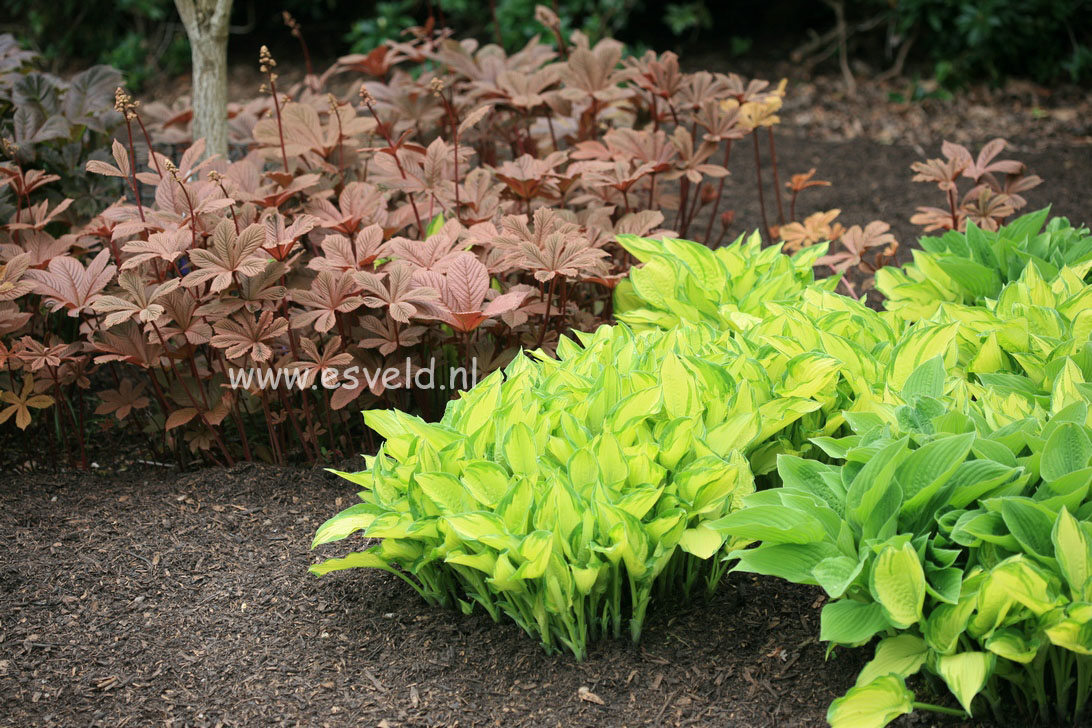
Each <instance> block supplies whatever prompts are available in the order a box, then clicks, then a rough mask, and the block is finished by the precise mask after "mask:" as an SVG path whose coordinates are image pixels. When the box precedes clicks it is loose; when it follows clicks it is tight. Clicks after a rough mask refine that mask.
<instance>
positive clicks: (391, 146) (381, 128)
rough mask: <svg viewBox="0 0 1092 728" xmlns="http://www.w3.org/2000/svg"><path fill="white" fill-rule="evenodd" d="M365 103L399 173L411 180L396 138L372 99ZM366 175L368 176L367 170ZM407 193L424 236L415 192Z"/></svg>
mask: <svg viewBox="0 0 1092 728" xmlns="http://www.w3.org/2000/svg"><path fill="white" fill-rule="evenodd" d="M364 103H365V105H366V106H367V107H368V111H370V112H371V113H372V118H373V119H375V124H376V127H377V128H378V129H379V133H380V134H382V135H383V139H384V140H386V142H387V148H388V149H390V154H391V156H392V157H394V164H395V166H396V167H398V174H400V175H402V179H403V180H406V181H409V178H408V177H406V170H405V169H403V168H402V160H400V159H399V158H398V149H396V148H395V146H394V140H393V139H391V134H390V131H389V130H388V129H387V127H385V126H383V122H382V121H380V120H379V114H377V113H375V107H373V106H372V103H371V102H370V101H365V102H364ZM365 176H367V174H366V171H365ZM406 195H407V197H409V201H410V207H412V208H413V218H414V219H415V220H416V221H417V234H418V235H419V236H424V234H425V226H424V225H422V224H421V213H419V212H418V211H417V203H416V202H415V201H414V199H413V193H412V192H407V193H406Z"/></svg>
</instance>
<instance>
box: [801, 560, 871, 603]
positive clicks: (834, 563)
mask: <svg viewBox="0 0 1092 728" xmlns="http://www.w3.org/2000/svg"><path fill="white" fill-rule="evenodd" d="M862 568H864V562H863V561H861V560H860V559H856V558H853V557H851V556H831V557H830V558H826V559H823V560H822V561H820V562H819V563H818V564H816V565H815V568H814V569H812V570H811V573H812V576H814V577H815V581H816V582H817V583H818V584H819V586H821V587H823V591H825V592H826V593H827V594H828V595H830V597H831V598H833V599H838V598H840V597H841V596H842V595H843V594H845V592H846V589H848V588H849V586H850V584H852V583H853V582H854V580H856V578H857V577H858V576H859V575H860V573H861V569H862Z"/></svg>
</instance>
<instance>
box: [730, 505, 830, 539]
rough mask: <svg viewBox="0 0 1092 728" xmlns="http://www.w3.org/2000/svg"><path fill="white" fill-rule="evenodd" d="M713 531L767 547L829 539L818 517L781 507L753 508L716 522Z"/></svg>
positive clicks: (757, 506)
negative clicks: (765, 543)
mask: <svg viewBox="0 0 1092 728" xmlns="http://www.w3.org/2000/svg"><path fill="white" fill-rule="evenodd" d="M708 525H709V527H710V528H712V529H714V530H716V531H718V532H721V533H724V534H727V535H731V536H734V537H736V538H742V539H747V540H751V541H763V542H767V543H800V544H804V543H812V542H814V541H822V540H824V539H825V538H826V531H825V530H824V529H823V524H822V522H820V521H819V519H817V518H815V517H814V516H812V515H810V514H808V513H805V512H803V511H799V510H797V509H795V508H789V507H786V506H781V505H752V506H748V507H746V508H742V509H740V510H738V511H735V512H734V513H729V514H728V515H727V516H725V517H724V518H721V519H718V520H716V521H712V522H710V523H709V524H708Z"/></svg>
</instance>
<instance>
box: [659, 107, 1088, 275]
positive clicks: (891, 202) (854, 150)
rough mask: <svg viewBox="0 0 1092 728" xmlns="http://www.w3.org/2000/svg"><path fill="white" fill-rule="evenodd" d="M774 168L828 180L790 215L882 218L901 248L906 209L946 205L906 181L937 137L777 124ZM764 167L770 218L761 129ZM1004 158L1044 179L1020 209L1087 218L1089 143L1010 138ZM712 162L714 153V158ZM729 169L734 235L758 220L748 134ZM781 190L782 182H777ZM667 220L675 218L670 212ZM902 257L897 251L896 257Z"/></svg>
mask: <svg viewBox="0 0 1092 728" xmlns="http://www.w3.org/2000/svg"><path fill="white" fill-rule="evenodd" d="M777 134H778V136H777V137H776V139H775V141H776V144H777V158H778V172H779V176H780V180H781V183H782V185H784V183H785V182H787V181H788V180H789V177H790V176H792V175H793V174H796V173H801V172H807V171H808V170H809V169H811V168H812V167H815V168H816V169H817V171H816V174H815V179H821V180H828V181H830V182H831V186H830V187H813V188H811V189H808V190H804V191H803V192H802V193H801V194H800V197H799V200H798V201H797V205H796V217H797V218H798V219H801V220H802V219H803V218H804V217H805V216H807V215H809V214H811V213H812V212H816V211H818V210H829V209H831V208H838V209H840V210H841V211H842V212H841V215H839V217H838V220H839V222H841V223H842V224H843V225H845V226H846V227H850V226H851V225H860V226H862V227H864V225H866V224H867V223H868V222H870V221H872V220H883V221H884V222H887V223H889V224H890V225H891V232H892V233H893V234H894V235H895V238H896V239H897V240H898V241H899V243H900V245H901V246H902V248H903V249H905V250H909V249H910V247H912V246H913V247H917V246H916V241H917V238H918V237H920V236H921V235H922V230H921V228H919V227H918V226H916V225H911V224H910V216H911V215H913V214H914V212H915V208H917V207H918V206H919V205H929V206H933V207H942V208H944V207H947V203H946V201H945V199H944V196H943V195H942V194H941V193H940V192H939V191H938V190H937V187H936V185H933V184H925V183H921V182H911V181H910V178H911V176H912V175H913V172H911V171H910V165H911V163H913V162H917V161H923V160H924V159H925V158H926V157H927V156H928V157H940V156H941V154H940V140H939V139H938V140H937V142H936V144H935V146H932V147H929V148H922V147H918V146H916V145H914V146H911V145H905V144H882V143H879V142H876V141H872V140H869V139H863V138H862V139H855V140H853V141H842V140H824V139H816V138H809V137H805V136H803V135H802V134H801V133H800V132H799V130H794V129H792V128H791V127H790V128H788V129H786V130H780V129H779V130H778V132H777ZM988 140H989V138H986V139H982V140H980V141H978V142H976V143H972V144H971V145H970V146H969V148H970V149H971V151H972V153H974V154H977V153H978V149H979V147H980V146H981V144H982V143H984V142H986V141H988ZM761 141H762V144H761V152H762V174H763V181H764V186H765V191H766V216H767V219H768V221H769V223H770V225H776V224H777V223H778V217H777V200H776V198H775V197H774V194H773V184H772V168H771V165H770V159H769V151H768V148H767V147H766V139H765V134H762V139H761ZM1003 156H1004V157H1005V158H1012V159H1018V160H1020V161H1022V162H1024V163H1025V164H1027V165H1028V168H1029V171H1030V172H1031V173H1033V174H1037V175H1039V176H1040V177H1042V178H1043V183H1042V184H1041V185H1039V186H1038V187H1036V188H1034V189H1032V190H1030V191H1028V192H1027V193H1026V194H1025V195H1024V196H1025V197H1026V198H1027V201H1028V205H1027V207H1026V208H1024V210H1023V211H1022V212H1031V211H1033V210H1038V209H1040V208H1042V207H1046V206H1047V205H1048V204H1049V205H1051V211H1052V214H1054V215H1060V216H1064V217H1068V218H1069V220H1070V222H1072V223H1073V224H1074V225H1079V224H1082V223H1084V224H1092V208H1090V207H1089V196H1088V190H1089V187H1090V186H1092V146H1087V145H1086V146H1069V145H1058V146H1050V147H1046V148H1037V145H1032V144H1031V142H1030V141H1027V142H1025V141H1024V140H1019V139H1017V140H1014V141H1013V148H1011V149H1009V150H1007V151H1006V152H1005V153H1004V155H1003ZM717 161H718V162H719V161H720V160H717ZM728 166H729V170H730V171H731V174H730V175H729V176H728V178H727V180H728V181H727V182H726V184H725V202H723V203H722V204H721V210H722V211H723V210H727V209H732V210H735V213H736V220H735V223H734V224H733V226H732V229H731V232H730V233H729V235H728V238H727V239H728V240H732V239H734V238H735V237H736V236H738V235H739V234H741V233H743V232H745V231H746V232H750V231H751V230H755V229H758V228H760V227H761V226H762V216H761V213H760V208H759V201H758V192H757V190H756V186H755V182H756V178H755V164H754V148H753V146H752V142H751V140H750V139H744V140H742V143H737V145H736V146H735V148H734V149H733V150H732V160H731V162H730V163H729V165H728ZM969 182H970V180H963V187H962V189H963V191H964V192H966V191H967V190H969V189H970V184H968V183H969ZM782 190H783V191H784V187H782ZM782 207H783V208H784V212H785V215H786V216H788V214H789V197H788V195H787V194H786V195H784V197H783V205H782ZM705 220H708V218H704V219H703V221H702V222H703V224H701V225H699V226H697V229H695V228H691V230H690V231H689V234H690V236H691V237H694V236H695V235H697V237H696V238H694V239H699V240H700V239H701V236H702V235H703V234H704V231H705V224H704V221H705ZM667 222H668V224H670V223H671V222H673V219H672V218H669V219H668V221H667ZM901 259H902V258H901V257H900V260H901Z"/></svg>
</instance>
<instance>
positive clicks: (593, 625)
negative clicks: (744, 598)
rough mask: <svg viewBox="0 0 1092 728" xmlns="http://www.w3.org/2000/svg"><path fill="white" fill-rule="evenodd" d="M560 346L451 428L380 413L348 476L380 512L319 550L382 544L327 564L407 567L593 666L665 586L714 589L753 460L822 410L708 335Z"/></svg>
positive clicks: (511, 371)
mask: <svg viewBox="0 0 1092 728" xmlns="http://www.w3.org/2000/svg"><path fill="white" fill-rule="evenodd" d="M557 351H558V356H559V360H554V359H550V358H546V357H542V359H541V360H540V361H537V362H535V361H531V360H530V359H527V358H525V357H520V358H518V359H516V360H515V362H513V364H511V365H510V366H509V367H508V368H507V370H506V371H505V378H503V379H502V378H501V375H500V373H499V372H498V373H497V374H494V375H492V376H490V377H489V378H487V379H485V380H483V381H482V382H481V383H480V384H479V385H478V386H477V387H475V388H474V389H473V390H471V391H470V392H468V393H466V394H465V395H464V396H463V397H462V398H461V399H459V400H457V401H455V402H453V403H452V404H451V405H449V407H448V409H447V411H446V413H445V415H444V417H443V419H442V421H441V422H440V423H438V424H426V423H424V422H423V421H421V420H419V419H417V418H414V417H411V416H409V415H405V414H403V413H400V412H378V411H371V412H367V413H365V417H366V419H367V422H368V424H369V425H370V426H371V427H373V428H374V429H376V430H377V431H379V432H380V433H381V434H382V435H383V436H384V437H386V442H385V443H384V445H383V446H382V447H381V449H380V451H379V452H378V454H377V455H376V456H375V457H374V458H370V459H369V461H368V469H367V470H366V471H365V472H363V473H357V474H352V475H350V474H343V475H344V476H345V477H347V478H348V479H350V480H351V481H353V482H354V483H357V484H360V485H362V486H364V490H363V491H362V492H361V493H360V497H361V499H362V500H363V501H364V502H363V503H361V504H359V505H356V506H353V507H352V508H349V509H348V510H346V511H343V512H342V513H341V514H339V515H337V516H335V517H334V518H332V519H331V520H329V521H328V522H327V523H325V524H324V525H323V526H322V527H321V528H320V529H319V531H318V533H317V535H316V537H315V542H314V544H315V545H316V546H317V545H320V544H325V543H328V542H330V541H335V540H338V539H342V538H345V537H346V536H348V535H350V534H351V533H353V532H355V531H359V530H362V531H363V535H364V536H365V537H368V538H377V539H381V541H380V543H379V544H377V545H374V546H371V547H370V548H368V549H366V550H363V551H359V552H355V553H352V554H350V555H348V556H346V557H344V558H340V559H331V560H329V561H326V562H325V563H322V564H319V565H317V566H315V567H313V568H312V571H313V572H314V573H316V574H320V575H321V574H325V573H326V572H329V571H333V570H336V569H344V568H351V567H357V566H363V567H372V568H381V569H387V570H392V571H394V572H395V573H397V574H399V575H400V576H401V577H402V578H404V579H405V580H406V581H408V582H409V583H411V584H412V585H413V586H414V588H415V589H417V590H418V592H420V594H421V595H422V596H423V597H424V598H425V599H427V600H429V601H432V602H438V603H441V604H447V605H455V604H457V605H459V606H460V607H461V608H462V609H463V610H465V611H469V610H471V609H472V608H473V606H474V605H475V604H480V605H481V606H482V607H483V608H484V609H485V610H486V611H487V612H489V614H490V615H491V616H492V617H493V618H494V619H499V618H500V617H501V616H502V615H507V616H508V617H509V618H511V619H512V620H513V621H515V622H516V623H518V624H519V625H520V626H521V627H522V628H523V629H525V630H526V631H527V632H528V633H529V634H531V635H533V636H537V637H539V638H540V639H541V640H542V643H543V644H544V645H545V647H546V648H547V649H554V648H557V647H559V646H562V645H563V646H564V647H567V648H568V649H570V650H571V651H572V652H573V654H575V655H576V656H577V657H582V656H583V655H584V654H585V652H586V646H587V642H588V640H589V639H590V638H594V637H598V636H602V635H614V636H617V635H619V634H620V632H621V630H622V628H623V625H624V623H626V622H627V621H628V623H629V628H630V633H631V635H632V637H633V638H634V639H636V638H637V637H638V636H639V635H640V632H641V626H642V623H643V620H644V616H645V611H646V609H647V607H648V604H649V601H650V599H651V598H652V596H653V594H654V592H656V591H657V588H659V589H661V590H666V591H670V592H671V593H682V594H689V593H690V591H691V590H692V589H693V587H695V586H696V585H697V584H698V583H699V580H701V579H703V578H704V580H705V584H706V585H707V586H708V588H710V589H712V587H714V586H715V585H716V583H717V581H718V579H719V577H720V575H721V573H722V569H723V568H724V566H723V565H722V563H720V562H719V561H711V560H710V557H711V556H713V555H714V554H715V553H717V552H718V551H719V550H720V549H721V548H722V546H723V545H724V541H725V538H724V536H722V535H721V534H720V533H718V532H716V531H713V530H711V529H709V528H708V527H707V525H706V524H707V523H709V522H710V521H712V520H716V519H719V518H721V517H723V516H724V515H725V514H727V513H730V512H731V511H732V510H733V509H734V508H735V507H736V506H737V505H738V504H739V503H740V501H741V500H742V498H743V496H745V495H746V494H748V493H750V492H752V491H753V488H754V486H753V479H752V476H751V472H750V469H749V467H748V463H747V460H746V458H745V454H746V453H747V452H749V451H750V450H751V449H752V448H753V447H754V446H755V445H757V444H758V443H762V442H765V441H766V440H768V439H770V438H771V437H772V436H773V435H775V434H776V433H777V432H779V431H780V430H782V429H784V428H785V427H786V426H787V425H789V424H790V423H792V422H793V421H795V420H796V419H798V418H800V417H801V416H802V415H804V414H806V413H807V412H810V411H813V410H815V409H817V408H818V406H819V404H818V403H817V402H814V401H812V400H810V399H807V398H806V397H802V396H793V395H787V396H782V395H781V394H780V393H779V391H780V390H781V389H783V388H784V386H785V385H784V383H782V384H781V385H778V386H774V387H772V388H771V387H763V386H761V385H754V386H751V385H749V384H748V383H747V380H754V381H756V382H757V381H759V377H758V376H757V373H758V369H759V367H758V364H757V362H755V361H754V360H753V359H749V358H748V357H747V356H746V354H745V352H744V351H743V350H742V349H740V348H739V347H737V346H735V345H734V344H733V342H732V341H731V339H730V338H728V337H726V336H724V335H721V334H718V333H717V332H716V331H714V330H713V329H711V328H709V327H704V326H703V327H693V326H681V327H679V328H678V329H676V330H674V331H673V332H671V333H668V334H663V333H661V332H656V331H650V332H645V333H642V334H634V333H632V332H631V331H630V330H629V329H628V328H627V327H625V326H617V327H603V328H600V329H599V330H598V331H597V332H596V333H595V334H591V335H587V336H586V337H583V346H577V345H576V344H573V343H572V342H570V341H568V340H563V342H562V344H561V345H560V346H559V347H558V350H557ZM729 546H731V544H729Z"/></svg>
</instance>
